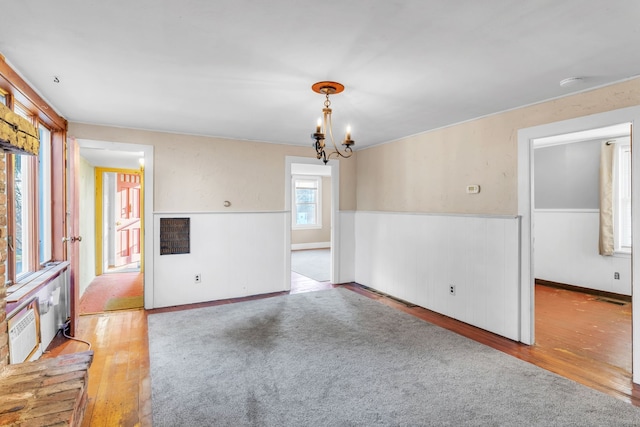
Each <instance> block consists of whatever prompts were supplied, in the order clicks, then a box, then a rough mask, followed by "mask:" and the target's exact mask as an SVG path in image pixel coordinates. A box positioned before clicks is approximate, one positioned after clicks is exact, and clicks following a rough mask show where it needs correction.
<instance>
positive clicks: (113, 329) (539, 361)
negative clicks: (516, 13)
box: [45, 278, 640, 426]
mask: <svg viewBox="0 0 640 427" xmlns="http://www.w3.org/2000/svg"><path fill="white" fill-rule="evenodd" d="M298 280H299V281H300V286H298V287H297V288H296V287H295V286H294V289H297V291H298V292H305V291H313V290H315V289H327V288H330V287H334V285H330V284H328V283H327V282H322V283H318V282H316V284H315V286H314V284H313V283H310V282H309V281H308V280H306V279H305V278H298ZM303 282H304V283H303ZM342 286H343V287H345V288H347V289H350V290H352V291H354V292H357V293H359V294H362V295H365V296H367V297H370V298H373V299H376V300H378V301H380V302H381V303H383V304H387V305H389V306H390V307H393V308H396V309H398V310H402V311H405V312H407V313H410V314H412V315H414V316H416V317H419V318H421V319H424V320H426V321H428V322H431V323H434V324H437V325H440V326H442V327H444V328H446V329H450V330H452V331H455V332H457V333H459V334H461V335H464V336H467V337H469V338H471V339H474V340H476V341H478V342H481V343H483V344H486V345H488V346H491V347H493V348H496V349H498V350H500V351H503V352H505V353H507V354H510V355H512V356H514V357H518V358H520V359H522V360H525V361H528V362H531V363H533V364H535V365H538V366H540V367H542V368H545V369H548V370H550V371H553V372H556V373H558V374H560V375H562V376H565V377H567V378H569V379H572V380H574V381H577V382H579V383H582V384H584V385H586V386H589V387H592V388H595V389H597V390H600V391H602V392H604V393H608V394H610V395H613V396H615V397H617V398H619V399H622V400H625V401H627V402H630V403H633V404H634V405H637V406H640V388H638V387H636V386H634V385H633V384H632V382H631V373H630V366H631V304H630V303H624V304H622V305H618V304H613V303H611V302H608V301H602V300H601V299H599V298H598V297H595V296H592V295H587V294H583V293H579V292H573V291H567V290H560V289H555V288H549V287H546V286H537V287H536V334H537V335H536V337H537V344H536V345H535V346H526V345H523V344H519V343H516V342H514V341H511V340H508V339H505V338H502V337H499V336H496V335H495V334H492V333H490V332H486V331H483V330H480V329H478V328H475V327H473V326H470V325H467V324H465V323H462V322H459V321H456V320H454V319H451V318H448V317H446V316H442V315H440V314H437V313H434V312H431V311H429V310H426V309H423V308H420V307H409V306H407V305H404V304H402V303H401V302H398V301H395V300H393V299H390V298H388V297H386V296H383V295H379V294H376V293H373V292H371V291H369V290H368V289H366V288H363V287H361V286H359V285H356V284H348V285H342ZM282 294H284V293H278V294H273V295H282ZM269 296H272V295H269ZM269 296H262V297H269ZM255 298H261V297H252V298H242V299H236V300H227V301H218V302H214V303H203V304H194V305H192V306H189V307H200V306H210V305H220V304H229V303H234V302H237V301H244V300H247V299H255ZM181 309H185V307H174V308H167V309H159V310H152V311H150V312H160V311H172V310H181ZM150 312H145V311H144V310H128V311H120V312H110V313H105V314H94V315H87V316H81V318H80V322H79V332H78V337H79V338H82V339H85V340H88V341H90V342H91V343H92V344H93V350H94V351H95V357H94V361H93V365H92V366H91V369H90V371H89V403H88V407H87V411H86V415H85V419H84V423H83V425H85V426H117V425H123V426H138V425H140V426H150V425H151V386H150V378H149V351H148V349H149V347H148V342H147V339H148V336H147V332H148V331H147V314H149V313H150ZM86 348H87V346H86V345H85V344H83V343H80V342H77V341H67V340H64V339H59V338H58V339H56V340H55V341H54V343H52V346H50V349H49V350H50V351H49V352H48V353H47V354H46V356H45V357H55V356H56V355H58V354H65V353H71V352H76V351H83V350H86Z"/></svg>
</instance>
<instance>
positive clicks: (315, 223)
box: [292, 176, 322, 229]
mask: <svg viewBox="0 0 640 427" xmlns="http://www.w3.org/2000/svg"><path fill="white" fill-rule="evenodd" d="M292 187H293V206H292V211H293V221H292V226H293V228H297V229H301V228H321V227H322V179H321V178H320V177H318V176H294V177H293V186H292Z"/></svg>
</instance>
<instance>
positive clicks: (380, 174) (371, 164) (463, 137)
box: [356, 78, 640, 215]
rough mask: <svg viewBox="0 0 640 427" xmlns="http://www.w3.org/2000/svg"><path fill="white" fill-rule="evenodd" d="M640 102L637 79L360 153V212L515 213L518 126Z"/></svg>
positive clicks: (562, 118) (357, 191) (358, 169)
mask: <svg viewBox="0 0 640 427" xmlns="http://www.w3.org/2000/svg"><path fill="white" fill-rule="evenodd" d="M639 104H640V78H637V79H633V80H629V81H626V82H622V83H618V84H616V85H612V86H607V87H604V88H600V89H596V90H593V91H589V92H584V93H581V94H578V95H573V96H569V97H565V98H561V99H556V100H553V101H548V102H544V103H541V104H536V105H532V106H528V107H523V108H519V109H516V110H512V111H508V112H504V113H501V114H496V115H492V116H488V117H485V118H481V119H477V120H473V121H470V122H466V123H462V124H458V125H454V126H450V127H447V128H443V129H438V130H434V131H431V132H425V133H422V134H419V135H415V136H411V137H407V138H404V139H402V140H399V141H395V142H392V143H388V144H384V145H380V146H377V147H373V148H369V149H365V150H360V151H358V157H357V189H356V193H357V208H358V210H363V211H391V212H434V213H473V214H505V215H515V214H517V204H518V200H517V159H518V153H517V137H518V130H519V129H522V128H527V127H531V126H537V125H541V124H546V123H552V122H556V121H561V120H567V119H572V118H576V117H581V116H587V115H590V114H595V113H601V112H605V111H610V110H615V109H619V108H624V107H630V106H635V105H639ZM468 184H479V185H480V186H481V191H480V193H479V194H475V195H469V194H466V192H465V188H466V186H467V185H468Z"/></svg>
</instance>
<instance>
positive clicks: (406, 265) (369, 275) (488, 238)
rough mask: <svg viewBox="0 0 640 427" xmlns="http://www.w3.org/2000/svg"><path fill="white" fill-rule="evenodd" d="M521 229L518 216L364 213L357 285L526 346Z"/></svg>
mask: <svg viewBox="0 0 640 427" xmlns="http://www.w3.org/2000/svg"><path fill="white" fill-rule="evenodd" d="M519 224H520V221H519V218H517V217H503V216H495V217H493V216H467V215H432V214H404V213H386V212H356V215H355V242H356V252H355V253H356V257H355V280H356V282H358V283H360V284H362V285H365V286H368V287H371V288H374V289H377V290H379V291H382V292H384V293H387V294H389V295H392V296H395V297H397V298H400V299H403V300H406V301H409V302H412V303H414V304H417V305H419V306H422V307H425V308H427V309H430V310H433V311H436V312H438V313H442V314H444V315H446V316H449V317H453V318H455V319H458V320H461V321H463V322H466V323H469V324H471V325H474V326H477V327H479V328H482V329H486V330H488V331H491V332H494V333H496V334H499V335H502V336H505V337H507V338H510V339H513V340H516V341H519V340H520V287H519V281H520V277H519V245H520V241H519V236H520V229H519ZM450 285H454V286H455V295H451V294H450V293H449V286H450Z"/></svg>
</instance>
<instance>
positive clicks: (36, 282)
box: [7, 261, 69, 306]
mask: <svg viewBox="0 0 640 427" xmlns="http://www.w3.org/2000/svg"><path fill="white" fill-rule="evenodd" d="M68 267H69V261H61V262H57V263H52V264H51V265H50V266H48V267H45V268H43V269H42V270H39V271H37V272H35V273H33V274H30V275H29V276H28V277H25V278H24V279H23V280H22V281H20V282H18V283H16V284H15V285H12V286H9V287H8V288H7V306H9V305H10V304H17V303H19V302H20V301H22V300H24V299H25V298H27V297H29V296H31V295H33V294H34V293H36V292H37V291H38V289H39V288H40V287H41V286H43V285H46V284H47V283H49V282H50V281H52V280H53V279H55V278H56V277H58V276H59V275H60V273H61V272H63V271H64V270H65V269H67V268H68Z"/></svg>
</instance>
